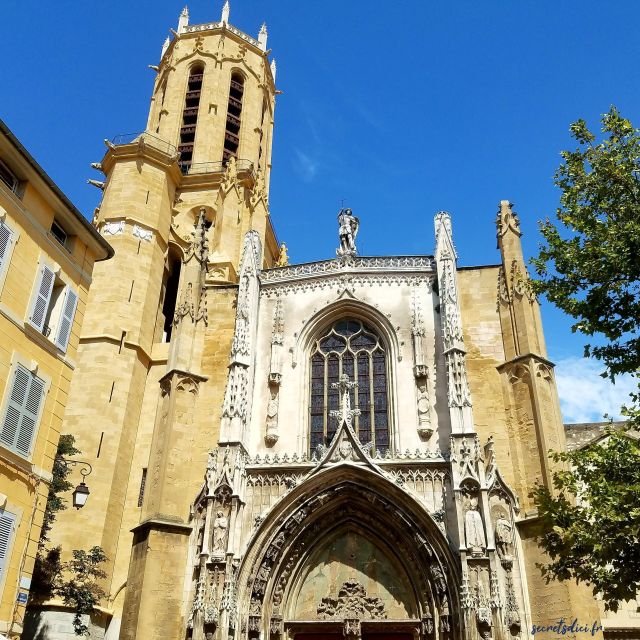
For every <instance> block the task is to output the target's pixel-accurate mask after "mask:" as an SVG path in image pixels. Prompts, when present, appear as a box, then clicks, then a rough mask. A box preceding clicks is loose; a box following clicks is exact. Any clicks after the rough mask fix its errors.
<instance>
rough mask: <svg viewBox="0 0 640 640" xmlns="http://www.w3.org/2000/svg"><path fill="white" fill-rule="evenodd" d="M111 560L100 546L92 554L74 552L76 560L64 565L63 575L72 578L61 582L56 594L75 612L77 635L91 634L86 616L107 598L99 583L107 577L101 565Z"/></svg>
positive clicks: (74, 620)
mask: <svg viewBox="0 0 640 640" xmlns="http://www.w3.org/2000/svg"><path fill="white" fill-rule="evenodd" d="M106 559H107V556H105V554H104V551H103V550H102V549H101V548H100V547H92V548H91V549H89V551H79V550H77V549H74V551H73V560H69V561H68V562H64V563H63V564H62V573H63V574H64V575H70V576H71V577H70V578H69V579H68V580H60V581H59V583H58V584H57V585H56V593H57V595H59V596H60V597H61V598H62V599H63V600H64V603H65V604H66V605H68V606H69V607H71V608H72V609H73V611H74V616H73V628H74V631H75V633H76V635H89V627H88V625H86V624H84V622H83V615H85V614H91V612H92V611H93V610H94V607H95V606H96V605H97V604H99V603H100V600H101V599H102V598H104V597H105V596H106V594H105V592H104V591H103V589H102V588H101V587H100V586H99V585H98V583H97V580H99V579H100V578H106V577H107V574H106V573H105V572H104V571H103V570H102V569H101V568H100V565H101V564H102V563H103V562H104V561H105V560H106Z"/></svg>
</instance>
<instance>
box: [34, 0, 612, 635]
mask: <svg viewBox="0 0 640 640" xmlns="http://www.w3.org/2000/svg"><path fill="white" fill-rule="evenodd" d="M268 55H269V51H268V50H267V31H266V28H265V27H264V26H263V28H262V29H261V30H260V33H259V35H258V37H257V38H253V37H251V36H249V35H247V34H245V33H243V32H241V31H240V30H238V29H237V28H235V27H233V26H232V25H231V24H230V22H229V6H228V4H225V7H224V9H223V12H222V16H221V19H220V20H219V21H218V22H211V23H206V24H200V25H189V18H188V13H187V12H186V11H184V12H183V13H182V14H181V16H180V21H179V24H178V29H177V30H176V31H175V32H174V37H173V39H172V40H171V41H167V42H166V43H165V45H164V47H163V49H162V57H161V61H160V64H159V66H158V67H155V70H156V72H157V80H156V83H155V87H154V93H153V98H152V104H151V109H150V114H149V120H148V123H147V127H146V129H145V131H144V132H141V133H140V134H138V135H136V136H132V137H130V138H126V139H125V138H117V139H114V140H113V141H106V144H107V151H106V154H105V157H104V159H103V160H102V162H101V163H100V164H99V165H98V168H100V169H101V170H102V171H103V173H104V175H105V179H104V181H94V182H95V183H96V185H97V186H99V187H100V188H102V189H103V190H104V197H103V200H102V204H101V206H100V207H99V209H98V210H96V215H95V219H94V224H95V226H96V228H97V229H99V231H100V232H101V233H102V235H103V236H104V237H105V238H107V239H108V241H109V242H110V244H111V245H112V246H113V247H114V249H115V257H114V258H113V259H112V260H110V261H109V262H106V263H101V264H98V265H96V268H95V276H94V283H93V286H92V289H91V294H90V298H89V302H88V305H87V309H86V312H85V318H84V325H83V333H82V336H81V339H80V348H79V355H78V366H77V371H76V375H75V377H74V380H73V384H72V388H71V392H70V398H69V403H68V405H67V414H66V417H65V423H64V426H63V429H62V432H63V433H72V434H73V435H74V436H75V437H76V446H77V447H78V448H79V449H80V450H81V451H82V455H83V457H84V458H86V459H88V460H90V461H91V464H92V465H93V473H92V476H91V478H90V481H91V496H90V499H89V501H88V502H87V505H86V507H85V508H84V509H82V510H81V511H78V512H74V513H71V512H70V511H67V512H64V513H62V514H61V515H60V516H59V518H58V522H57V528H56V530H55V531H54V532H53V534H52V537H53V540H54V542H55V543H56V544H61V545H62V548H63V550H64V551H65V552H66V553H70V550H71V549H75V548H89V547H91V546H93V545H99V546H101V547H102V548H103V550H104V551H105V553H106V555H107V557H108V562H107V566H106V571H107V577H106V579H105V580H104V589H105V591H106V592H107V593H108V597H107V598H106V599H105V601H104V602H103V603H102V607H101V608H100V609H99V612H98V613H97V614H96V616H95V617H94V618H92V628H91V633H92V637H94V638H100V639H102V638H106V639H107V640H115V639H116V638H122V639H123V640H133V639H135V638H138V639H144V640H147V639H149V640H151V639H153V640H156V639H157V640H160V639H163V640H164V639H167V638H170V639H172V640H184V639H189V638H190V639H192V640H213V639H214V638H215V639H216V640H230V639H231V638H234V639H236V640H241V639H242V640H258V639H260V640H285V638H287V639H293V638H296V639H297V640H319V639H320V638H329V637H331V638H335V639H336V640H337V639H338V638H340V637H345V638H348V639H349V640H360V639H364V640H391V639H393V640H400V639H402V640H405V639H406V640H418V639H420V640H462V639H465V640H467V639H468V640H479V639H480V638H482V639H484V640H488V639H489V638H495V639H497V640H502V639H507V638H523V639H524V638H529V637H531V636H532V626H533V625H537V626H546V625H552V624H555V623H556V621H557V620H559V619H561V618H563V619H565V620H569V621H571V620H573V619H574V618H578V619H579V620H580V621H581V622H582V621H584V623H585V624H586V623H589V624H591V623H592V622H596V621H598V620H599V614H598V609H597V606H596V603H595V601H594V600H593V599H592V597H591V596H590V594H589V592H588V591H587V590H586V589H584V588H583V587H580V586H576V585H574V584H568V583H567V584H560V583H551V584H548V585H547V584H545V582H544V580H543V578H542V577H541V575H540V571H539V569H538V568H537V567H536V563H537V562H540V561H541V560H542V559H543V558H542V557H541V553H540V551H539V549H538V547H537V543H536V536H537V535H538V533H539V522H538V519H537V514H536V511H535V508H534V505H533V503H532V500H531V498H530V496H529V493H530V491H531V490H532V488H533V487H534V486H535V484H536V483H538V482H539V483H542V484H545V485H547V486H551V473H552V468H551V463H550V461H549V458H548V451H549V450H550V449H558V450H562V449H564V447H565V440H564V432H563V425H562V419H561V415H560V409H559V402H558V397H557V391H556V385H555V380H554V373H553V365H552V363H551V362H549V361H548V360H547V357H546V351H545V345H544V338H543V332H542V325H541V321H540V314H539V310H538V304H537V302H536V300H535V298H534V297H533V296H532V295H531V294H530V291H529V289H528V287H527V275H526V267H525V262H524V259H523V255H522V249H521V243H520V235H521V234H520V228H519V222H518V217H517V215H516V214H515V212H514V211H513V209H512V206H511V204H510V203H509V202H508V201H506V200H503V201H501V202H500V205H499V208H498V213H497V218H496V223H495V224H496V231H497V242H498V254H497V261H496V263H495V264H492V265H487V266H481V267H461V266H459V265H458V263H457V254H456V250H455V246H454V240H453V238H454V232H453V228H452V227H453V226H454V225H452V218H451V216H450V215H449V214H448V213H446V212H440V213H437V214H436V215H435V227H434V229H435V233H434V238H433V244H432V245H431V246H427V247H425V255H416V256H378V257H365V256H359V255H358V252H357V232H358V219H357V218H356V216H354V215H353V213H352V212H351V211H350V210H342V211H341V212H340V214H339V220H338V224H337V225H336V230H337V233H336V245H337V249H336V248H335V247H332V248H328V251H327V252H328V253H333V252H334V249H335V257H331V258H330V259H327V260H324V261H319V262H313V263H307V264H296V265H289V264H287V261H286V259H285V256H284V255H283V252H282V251H281V249H280V248H279V247H278V243H277V241H276V236H275V233H274V231H273V228H272V226H271V220H270V217H269V208H268V193H269V174H270V169H271V165H270V158H271V140H272V131H273V122H274V105H275V96H276V93H277V91H276V86H275V74H276V66H275V62H274V61H270V60H269V57H268ZM454 222H455V221H454ZM489 223H490V221H489V218H487V224H489ZM71 617H72V614H71V613H70V612H69V611H67V610H65V609H64V607H62V606H61V603H57V602H50V603H48V604H46V606H44V607H42V608H41V610H40V612H39V616H38V618H37V620H36V623H35V624H34V625H33V628H34V631H33V633H34V635H35V634H37V633H43V632H46V633H47V634H48V635H45V636H41V637H47V638H53V639H57V638H63V637H67V636H66V635H65V634H66V633H67V631H68V629H70V628H71V627H70V624H71ZM596 636H601V633H600V634H599V633H596ZM36 637H37V636H36Z"/></svg>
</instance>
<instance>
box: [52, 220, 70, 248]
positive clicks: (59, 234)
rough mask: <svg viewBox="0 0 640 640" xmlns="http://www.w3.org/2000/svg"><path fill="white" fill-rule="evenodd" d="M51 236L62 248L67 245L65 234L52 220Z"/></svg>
mask: <svg viewBox="0 0 640 640" xmlns="http://www.w3.org/2000/svg"><path fill="white" fill-rule="evenodd" d="M51 235H52V236H53V237H54V238H55V239H56V240H57V241H58V242H59V243H60V244H61V245H62V246H63V247H64V246H66V244H67V238H68V236H67V232H66V231H65V230H64V229H63V228H62V227H61V226H60V224H59V223H58V222H57V221H56V220H54V221H53V223H52V224H51Z"/></svg>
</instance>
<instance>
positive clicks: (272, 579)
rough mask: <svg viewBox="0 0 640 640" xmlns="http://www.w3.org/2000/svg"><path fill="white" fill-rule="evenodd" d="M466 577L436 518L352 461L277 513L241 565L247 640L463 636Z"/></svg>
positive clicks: (316, 480) (292, 496) (325, 472)
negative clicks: (459, 588)
mask: <svg viewBox="0 0 640 640" xmlns="http://www.w3.org/2000/svg"><path fill="white" fill-rule="evenodd" d="M459 574H460V571H459V568H458V566H457V563H456V561H455V558H454V554H453V553H452V552H451V550H450V548H449V547H448V544H447V542H446V540H445V538H444V535H443V534H442V532H441V531H440V529H439V528H438V526H437V525H436V523H435V522H434V521H433V519H432V518H431V516H429V514H428V513H427V512H426V510H424V508H422V507H421V506H420V505H419V504H418V503H416V502H415V500H414V499H413V498H412V497H411V496H410V495H409V494H408V493H407V492H405V491H403V490H402V489H401V488H400V487H398V486H397V485H395V484H394V483H393V482H391V481H390V480H388V479H387V478H386V477H384V476H382V475H381V474H378V473H376V472H375V470H373V469H368V468H365V467H363V466H361V465H356V464H353V463H351V462H348V461H345V462H344V463H342V464H338V465H334V466H331V467H328V468H326V469H322V470H321V469H318V473H317V474H315V475H312V476H311V477H309V478H307V479H306V480H305V481H304V482H303V483H302V484H301V485H299V486H298V487H296V488H295V489H294V490H293V491H291V492H290V493H289V494H288V495H287V496H286V499H285V500H282V501H281V502H280V503H279V504H278V505H276V507H275V508H274V509H273V510H272V512H271V513H270V514H269V516H268V517H267V518H266V519H265V521H264V522H263V523H262V525H261V526H260V527H259V529H258V530H257V531H256V533H255V534H254V536H253V538H252V540H251V541H250V543H249V547H248V549H247V553H246V554H245V556H244V560H243V562H242V564H241V566H240V567H239V573H238V602H239V603H244V610H240V611H238V615H239V617H240V620H239V623H240V625H241V627H244V626H245V625H246V629H247V635H248V637H249V638H259V637H260V638H270V640H283V639H284V638H285V637H286V638H294V637H295V638H298V637H299V639H300V640H303V639H304V640H319V637H320V636H322V637H323V638H326V637H327V636H339V635H340V636H347V637H350V638H353V639H355V638H371V640H377V639H378V638H379V640H382V636H385V637H386V638H390V637H393V638H395V639H396V640H402V638H406V639H409V638H413V639H417V638H422V639H424V640H436V639H441V638H443V639H453V638H459V637H461V634H460V627H461V622H460V617H459V615H458V612H459V611H460V607H459V596H458V593H457V585H458V584H460V575H459Z"/></svg>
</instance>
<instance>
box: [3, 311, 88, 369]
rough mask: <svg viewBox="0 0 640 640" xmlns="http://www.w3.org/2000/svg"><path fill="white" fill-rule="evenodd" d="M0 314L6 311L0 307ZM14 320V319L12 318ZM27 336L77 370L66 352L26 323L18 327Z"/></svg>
mask: <svg viewBox="0 0 640 640" xmlns="http://www.w3.org/2000/svg"><path fill="white" fill-rule="evenodd" d="M0 313H2V314H3V315H5V314H4V310H3V309H2V307H0ZM10 319H11V320H13V318H10ZM18 327H19V328H21V329H22V330H23V331H24V333H25V335H26V336H27V337H29V338H31V339H32V340H33V341H34V342H37V343H38V344H39V345H40V346H41V347H42V348H43V349H44V350H45V351H48V352H49V353H50V354H51V355H53V356H55V357H56V358H58V360H60V361H61V362H64V364H66V365H67V366H68V367H69V368H70V369H72V370H73V369H75V368H76V364H75V362H73V361H72V360H71V359H70V358H67V357H66V355H65V352H64V351H62V350H61V349H59V348H58V347H57V346H56V345H55V344H54V343H53V342H52V341H51V340H50V339H49V338H47V336H45V335H44V334H43V333H40V331H38V330H37V329H36V328H35V327H34V326H33V325H32V324H31V323H30V322H28V321H26V322H24V323H22V324H21V325H18Z"/></svg>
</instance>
